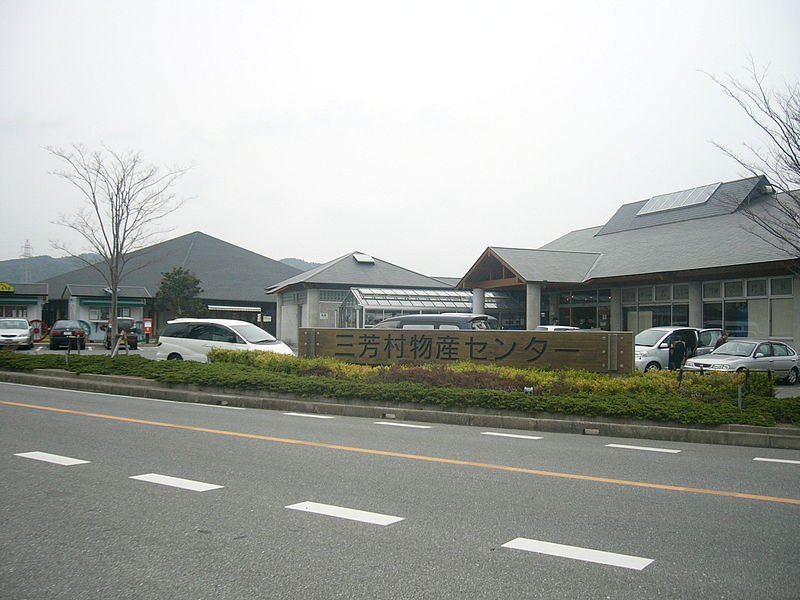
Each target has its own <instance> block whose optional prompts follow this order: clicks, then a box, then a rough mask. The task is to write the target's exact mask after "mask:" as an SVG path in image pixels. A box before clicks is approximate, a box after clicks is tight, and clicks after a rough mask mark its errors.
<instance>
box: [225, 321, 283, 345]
mask: <svg viewBox="0 0 800 600" xmlns="http://www.w3.org/2000/svg"><path fill="white" fill-rule="evenodd" d="M231 329H233V330H234V331H236V333H238V334H239V335H240V336H242V337H243V338H244V339H246V340H247V341H248V342H250V343H251V344H269V343H271V342H275V341H277V340H276V339H275V338H274V337H273V336H272V335H270V334H269V333H267V332H266V331H264V330H263V329H261V327H257V326H255V325H253V324H252V323H247V324H246V325H232V326H231Z"/></svg>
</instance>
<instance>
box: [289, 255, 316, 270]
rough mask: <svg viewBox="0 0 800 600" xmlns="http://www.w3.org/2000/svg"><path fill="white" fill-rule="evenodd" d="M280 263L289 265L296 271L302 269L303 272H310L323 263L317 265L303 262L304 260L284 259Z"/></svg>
mask: <svg viewBox="0 0 800 600" xmlns="http://www.w3.org/2000/svg"><path fill="white" fill-rule="evenodd" d="M280 262H282V263H284V264H287V265H289V266H291V267H294V268H295V269H300V270H301V271H310V270H311V269H313V268H314V267H318V266H320V264H322V263H315V262H308V261H305V260H303V259H302V258H282V259H281V260H280Z"/></svg>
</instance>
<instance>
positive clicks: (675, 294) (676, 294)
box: [672, 283, 689, 300]
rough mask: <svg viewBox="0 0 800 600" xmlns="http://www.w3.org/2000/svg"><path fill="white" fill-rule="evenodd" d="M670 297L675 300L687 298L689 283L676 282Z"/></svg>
mask: <svg viewBox="0 0 800 600" xmlns="http://www.w3.org/2000/svg"><path fill="white" fill-rule="evenodd" d="M672 298H673V299H675V300H688V299H689V284H688V283H676V284H675V285H674V286H673V288H672Z"/></svg>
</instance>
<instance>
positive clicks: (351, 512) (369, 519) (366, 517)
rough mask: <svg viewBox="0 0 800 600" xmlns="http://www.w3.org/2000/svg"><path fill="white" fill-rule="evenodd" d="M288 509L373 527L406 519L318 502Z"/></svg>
mask: <svg viewBox="0 0 800 600" xmlns="http://www.w3.org/2000/svg"><path fill="white" fill-rule="evenodd" d="M286 508H290V509H292V510H299V511H303V512H311V513H316V514H318V515H326V516H328V517H337V518H339V519H349V520H350V521H360V522H362V523H371V524H373V525H391V524H392V523H397V522H398V521H403V520H404V519H405V517H395V516H392V515H382V514H380V513H374V512H367V511H364V510H357V509H355V508H345V507H343V506H333V505H331V504H320V503H318V502H298V503H297V504H290V505H289V506H287V507H286Z"/></svg>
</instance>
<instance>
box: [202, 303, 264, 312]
mask: <svg viewBox="0 0 800 600" xmlns="http://www.w3.org/2000/svg"><path fill="white" fill-rule="evenodd" d="M208 310H229V311H232V312H233V311H235V312H261V308H260V307H258V306H219V305H212V304H209V305H208Z"/></svg>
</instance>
